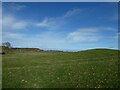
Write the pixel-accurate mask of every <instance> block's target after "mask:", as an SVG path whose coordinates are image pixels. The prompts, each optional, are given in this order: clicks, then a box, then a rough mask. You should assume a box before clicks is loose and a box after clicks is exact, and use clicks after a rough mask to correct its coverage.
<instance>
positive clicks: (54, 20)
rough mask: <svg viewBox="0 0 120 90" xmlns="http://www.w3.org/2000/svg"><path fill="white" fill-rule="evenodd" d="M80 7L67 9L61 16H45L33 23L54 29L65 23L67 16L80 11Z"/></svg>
mask: <svg viewBox="0 0 120 90" xmlns="http://www.w3.org/2000/svg"><path fill="white" fill-rule="evenodd" d="M81 11H82V10H81V9H72V10H68V11H67V12H65V13H64V15H62V16H58V17H49V18H48V17H45V18H44V19H43V21H40V22H38V23H36V24H35V25H36V26H38V27H44V28H49V29H56V28H59V27H62V26H63V25H65V24H66V23H67V21H68V19H69V18H72V16H75V15H77V14H80V13H81Z"/></svg>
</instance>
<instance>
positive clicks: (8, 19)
mask: <svg viewBox="0 0 120 90" xmlns="http://www.w3.org/2000/svg"><path fill="white" fill-rule="evenodd" d="M2 22H3V29H4V30H18V29H24V28H26V26H27V25H28V22H26V21H24V20H19V19H17V18H15V17H14V16H12V15H4V16H3V21H2Z"/></svg>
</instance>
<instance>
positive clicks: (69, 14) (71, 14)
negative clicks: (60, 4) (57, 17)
mask: <svg viewBox="0 0 120 90" xmlns="http://www.w3.org/2000/svg"><path fill="white" fill-rule="evenodd" d="M81 11H83V10H82V9H78V8H77V9H72V10H69V11H67V12H66V13H65V15H64V16H63V17H64V18H68V17H71V16H74V15H76V14H79V13H80V12H81Z"/></svg>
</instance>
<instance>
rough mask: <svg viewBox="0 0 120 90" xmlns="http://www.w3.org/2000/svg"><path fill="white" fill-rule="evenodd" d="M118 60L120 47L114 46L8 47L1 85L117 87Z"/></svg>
mask: <svg viewBox="0 0 120 90" xmlns="http://www.w3.org/2000/svg"><path fill="white" fill-rule="evenodd" d="M3 50H4V49H3ZM118 64H119V62H118V51H117V50H111V49H93V50H85V51H80V52H57V51H27V50H21V51H20V50H7V53H6V54H5V55H2V87H3V88H117V87H118V86H119V79H118V73H119V72H118Z"/></svg>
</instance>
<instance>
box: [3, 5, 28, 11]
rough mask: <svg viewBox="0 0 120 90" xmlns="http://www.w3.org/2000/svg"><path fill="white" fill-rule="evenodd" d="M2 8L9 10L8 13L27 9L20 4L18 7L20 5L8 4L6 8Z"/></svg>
mask: <svg viewBox="0 0 120 90" xmlns="http://www.w3.org/2000/svg"><path fill="white" fill-rule="evenodd" d="M4 8H5V9H7V10H10V11H19V10H22V9H25V8H27V6H25V5H22V4H21V5H20V4H16V3H10V4H8V6H7V7H3V9H4Z"/></svg>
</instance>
